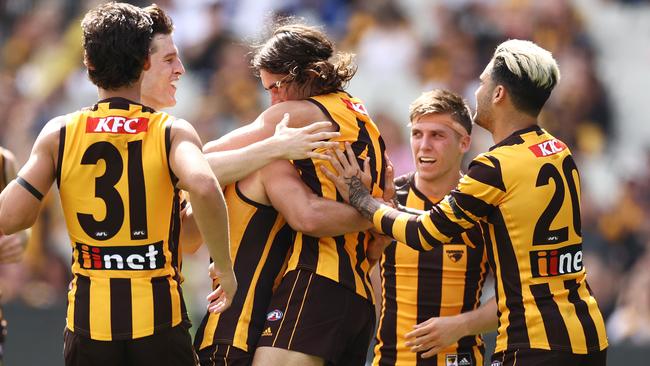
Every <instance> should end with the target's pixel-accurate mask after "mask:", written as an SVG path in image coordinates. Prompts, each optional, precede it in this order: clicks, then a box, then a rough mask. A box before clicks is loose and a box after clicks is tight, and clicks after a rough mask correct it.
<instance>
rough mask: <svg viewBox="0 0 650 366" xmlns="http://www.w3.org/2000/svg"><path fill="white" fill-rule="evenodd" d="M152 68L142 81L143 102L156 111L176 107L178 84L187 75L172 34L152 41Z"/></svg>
mask: <svg viewBox="0 0 650 366" xmlns="http://www.w3.org/2000/svg"><path fill="white" fill-rule="evenodd" d="M151 51H152V52H151V54H150V59H151V67H150V68H149V70H147V71H145V72H144V77H143V79H142V87H141V91H142V102H143V104H144V105H147V106H150V107H152V108H154V109H157V110H159V109H163V108H169V107H173V106H175V105H176V83H177V82H178V79H179V78H180V77H181V75H183V74H184V73H185V68H184V67H183V63H182V62H181V59H180V58H179V56H178V49H177V48H176V45H175V44H174V41H173V39H172V35H171V34H156V35H155V36H154V38H153V40H152V41H151Z"/></svg>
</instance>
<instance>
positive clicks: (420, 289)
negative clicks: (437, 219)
mask: <svg viewBox="0 0 650 366" xmlns="http://www.w3.org/2000/svg"><path fill="white" fill-rule="evenodd" d="M395 188H396V194H397V200H398V202H399V203H400V205H403V206H406V207H409V208H413V209H416V210H421V211H422V210H430V209H431V208H432V207H433V205H434V204H435V203H434V202H435V201H432V200H430V199H429V198H428V197H427V196H426V195H424V194H423V193H422V192H421V191H419V190H418V189H417V187H416V186H415V174H414V173H410V174H407V175H405V176H402V177H399V178H397V179H395ZM436 201H437V200H436ZM451 243H452V244H448V245H445V246H436V247H434V248H433V249H432V250H431V251H428V252H420V251H417V250H414V249H412V248H409V247H408V246H406V245H404V244H402V243H396V242H393V243H392V244H391V245H390V246H388V247H387V248H386V250H385V251H384V255H383V256H382V259H381V264H380V267H379V269H380V273H381V285H382V303H381V314H380V318H379V327H378V329H377V344H376V345H375V357H374V360H373V365H375V366H377V365H380V366H394V365H442V366H446V365H448V363H447V361H448V359H452V358H454V357H457V358H459V359H460V358H465V359H466V360H468V361H469V362H471V364H473V365H482V364H483V352H484V346H483V341H482V339H481V337H480V335H472V336H467V337H463V338H461V339H460V340H459V341H458V342H457V343H455V344H453V345H451V346H449V347H447V348H445V349H444V350H442V351H441V352H439V353H438V354H437V355H436V356H434V357H432V358H429V359H422V358H421V357H420V355H419V354H416V353H413V352H411V350H410V349H409V347H406V345H405V342H406V339H405V335H406V333H408V332H410V331H412V330H413V326H414V325H415V324H419V323H422V322H424V321H425V320H427V319H429V318H431V317H439V316H450V315H456V314H459V313H463V312H467V311H471V310H474V309H476V308H477V307H478V306H479V305H480V300H479V299H480V297H481V291H482V289H483V283H484V282H485V277H486V275H487V266H488V264H487V254H486V252H485V247H484V245H483V237H482V234H481V230H480V228H478V227H477V228H474V229H472V230H470V231H467V232H465V233H462V234H461V235H458V236H456V237H454V238H453V239H452V240H451Z"/></svg>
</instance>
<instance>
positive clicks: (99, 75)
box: [81, 2, 152, 90]
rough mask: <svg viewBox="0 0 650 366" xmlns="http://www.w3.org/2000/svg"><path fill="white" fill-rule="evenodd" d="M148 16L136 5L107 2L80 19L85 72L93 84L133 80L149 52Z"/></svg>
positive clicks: (118, 85)
mask: <svg viewBox="0 0 650 366" xmlns="http://www.w3.org/2000/svg"><path fill="white" fill-rule="evenodd" d="M151 26H152V21H151V17H150V16H149V15H148V14H147V12H145V11H144V10H142V9H141V8H138V7H137V6H134V5H131V4H125V3H114V2H111V3H107V4H102V5H99V6H98V7H96V8H94V9H92V10H90V11H88V12H87V13H86V15H85V16H84V18H83V20H82V21H81V28H82V30H83V47H84V51H85V58H86V60H87V62H88V75H89V76H90V80H91V81H92V82H93V84H95V85H97V86H98V87H100V88H102V89H107V90H114V89H118V88H121V87H125V86H129V85H131V84H133V83H134V82H136V81H137V80H138V79H139V78H140V75H141V74H142V70H143V69H144V64H145V62H146V60H147V57H148V56H149V44H150V43H151V36H152V28H151Z"/></svg>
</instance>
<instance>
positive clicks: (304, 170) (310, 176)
mask: <svg viewBox="0 0 650 366" xmlns="http://www.w3.org/2000/svg"><path fill="white" fill-rule="evenodd" d="M293 164H294V166H295V167H296V168H298V170H300V177H301V179H302V181H303V182H304V183H305V184H306V185H307V186H308V187H309V188H310V189H311V190H312V191H313V192H314V193H316V194H317V195H318V196H319V197H323V187H322V185H321V182H320V180H319V179H318V175H317V174H316V167H315V166H314V162H313V161H312V160H311V159H303V160H294V162H293ZM298 235H302V249H301V250H300V255H299V257H298V267H301V268H305V269H308V270H310V271H314V272H315V271H316V267H317V266H318V255H319V249H320V248H319V244H318V242H319V239H318V238H314V237H312V236H309V235H306V234H304V233H300V234H298Z"/></svg>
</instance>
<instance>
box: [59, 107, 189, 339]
mask: <svg viewBox="0 0 650 366" xmlns="http://www.w3.org/2000/svg"><path fill="white" fill-rule="evenodd" d="M172 120H173V118H172V117H171V116H169V115H168V114H166V113H161V112H155V111H154V110H153V109H151V108H148V107H145V106H143V105H141V104H138V103H133V102H130V101H128V100H126V99H123V98H110V99H106V100H102V101H100V102H98V103H97V104H95V105H94V106H93V107H91V108H89V109H85V110H82V111H78V112H75V113H72V114H70V115H68V116H67V121H66V123H65V124H64V125H63V126H62V127H61V132H60V144H59V158H58V164H57V184H58V186H59V192H60V195H61V204H62V206H63V212H64V216H65V220H66V224H67V228H68V233H69V237H70V244H71V245H72V274H73V280H72V282H71V284H70V291H69V292H68V311H67V327H68V329H70V330H71V331H74V332H75V333H78V334H81V335H83V336H86V337H90V338H92V339H94V340H102V341H108V340H125V339H135V338H141V337H146V336H149V335H152V334H154V333H156V332H158V331H160V330H163V329H166V328H169V327H173V326H176V325H178V324H180V323H181V322H187V321H188V318H187V312H186V310H185V304H184V301H183V296H182V292H181V287H180V284H181V282H182V278H181V273H180V266H181V256H180V253H179V243H178V239H179V230H180V215H179V212H180V204H179V194H178V190H177V189H176V188H175V181H176V178H175V177H174V175H173V173H172V172H171V170H170V168H169V162H168V154H169V149H170V134H171V124H172V122H173V121H172Z"/></svg>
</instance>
